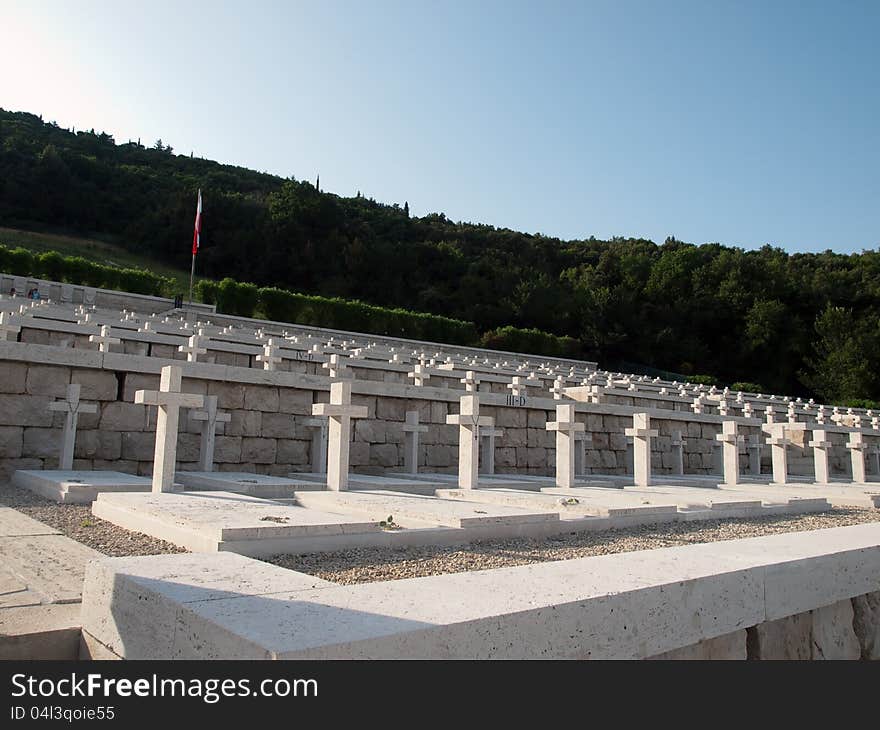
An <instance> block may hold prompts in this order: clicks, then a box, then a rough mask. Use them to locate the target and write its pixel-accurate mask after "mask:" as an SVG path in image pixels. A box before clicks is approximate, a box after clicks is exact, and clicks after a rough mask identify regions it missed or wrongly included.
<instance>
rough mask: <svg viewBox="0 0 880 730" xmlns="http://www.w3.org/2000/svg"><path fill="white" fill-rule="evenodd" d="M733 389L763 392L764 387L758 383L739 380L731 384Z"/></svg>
mask: <svg viewBox="0 0 880 730" xmlns="http://www.w3.org/2000/svg"><path fill="white" fill-rule="evenodd" d="M730 389H731V390H741V391H743V392H745V393H763V392H764V388H763V387H762V386H761V385H759V384H758V383H747V382H745V381H738V382H736V383H734V384H733V385H731V386H730Z"/></svg>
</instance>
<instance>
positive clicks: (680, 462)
mask: <svg viewBox="0 0 880 730" xmlns="http://www.w3.org/2000/svg"><path fill="white" fill-rule="evenodd" d="M685 444H687V440H686V439H684V438H682V435H681V430H680V429H676V430H675V431H673V432H672V440H671V441H670V446H671V447H672V473H673V474H684V447H685Z"/></svg>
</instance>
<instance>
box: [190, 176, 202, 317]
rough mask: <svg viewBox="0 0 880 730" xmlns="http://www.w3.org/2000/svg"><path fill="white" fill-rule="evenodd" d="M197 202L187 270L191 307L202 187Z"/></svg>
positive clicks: (200, 217) (199, 227) (199, 229)
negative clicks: (189, 262) (190, 264)
mask: <svg viewBox="0 0 880 730" xmlns="http://www.w3.org/2000/svg"><path fill="white" fill-rule="evenodd" d="M198 201H199V202H198V203H197V204H196V223H195V230H194V231H193V246H192V266H191V267H190V270H189V306H190V307H192V303H193V280H194V279H195V276H196V254H197V253H198V252H199V236H200V235H201V232H202V189H201V188H199V198H198Z"/></svg>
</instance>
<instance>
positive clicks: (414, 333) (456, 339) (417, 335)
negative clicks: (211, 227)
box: [218, 287, 479, 345]
mask: <svg viewBox="0 0 880 730" xmlns="http://www.w3.org/2000/svg"><path fill="white" fill-rule="evenodd" d="M259 301H260V310H261V312H262V314H263V316H265V317H266V318H267V319H271V320H275V321H277V322H291V323H297V324H306V325H311V326H313V327H326V328H329V329H338V330H347V331H350V332H368V333H372V334H377V335H388V336H390V337H405V338H408V339H413V340H430V341H434V342H448V343H450V344H456V345H473V344H475V343H476V342H477V341H478V339H479V336H478V334H477V328H476V326H475V325H474V323H473V322H465V321H462V320H460V319H452V318H450V317H443V316H440V315H436V314H425V313H423V312H410V311H408V310H406V309H391V308H389V307H377V306H374V305H372V304H366V303H364V302H360V301H357V300H349V299H339V298H330V297H321V296H314V295H308V294H299V293H296V292H291V291H287V290H285V289H278V288H275V287H264V288H262V289H260V290H259ZM218 306H219V301H218ZM220 308H221V311H225V310H223V308H222V307H220Z"/></svg>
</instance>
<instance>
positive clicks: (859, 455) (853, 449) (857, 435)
mask: <svg viewBox="0 0 880 730" xmlns="http://www.w3.org/2000/svg"><path fill="white" fill-rule="evenodd" d="M867 445H868V444H867V443H865V437H864V435H863V434H862V433H861V432H860V431H853V432H852V433H850V435H849V443H848V444H847V445H846V448H847V449H849V453H850V459H851V460H852V478H853V481H854V482H856V483H857V484H862V483H864V481H865V478H866V477H865V448H866V447H867Z"/></svg>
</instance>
